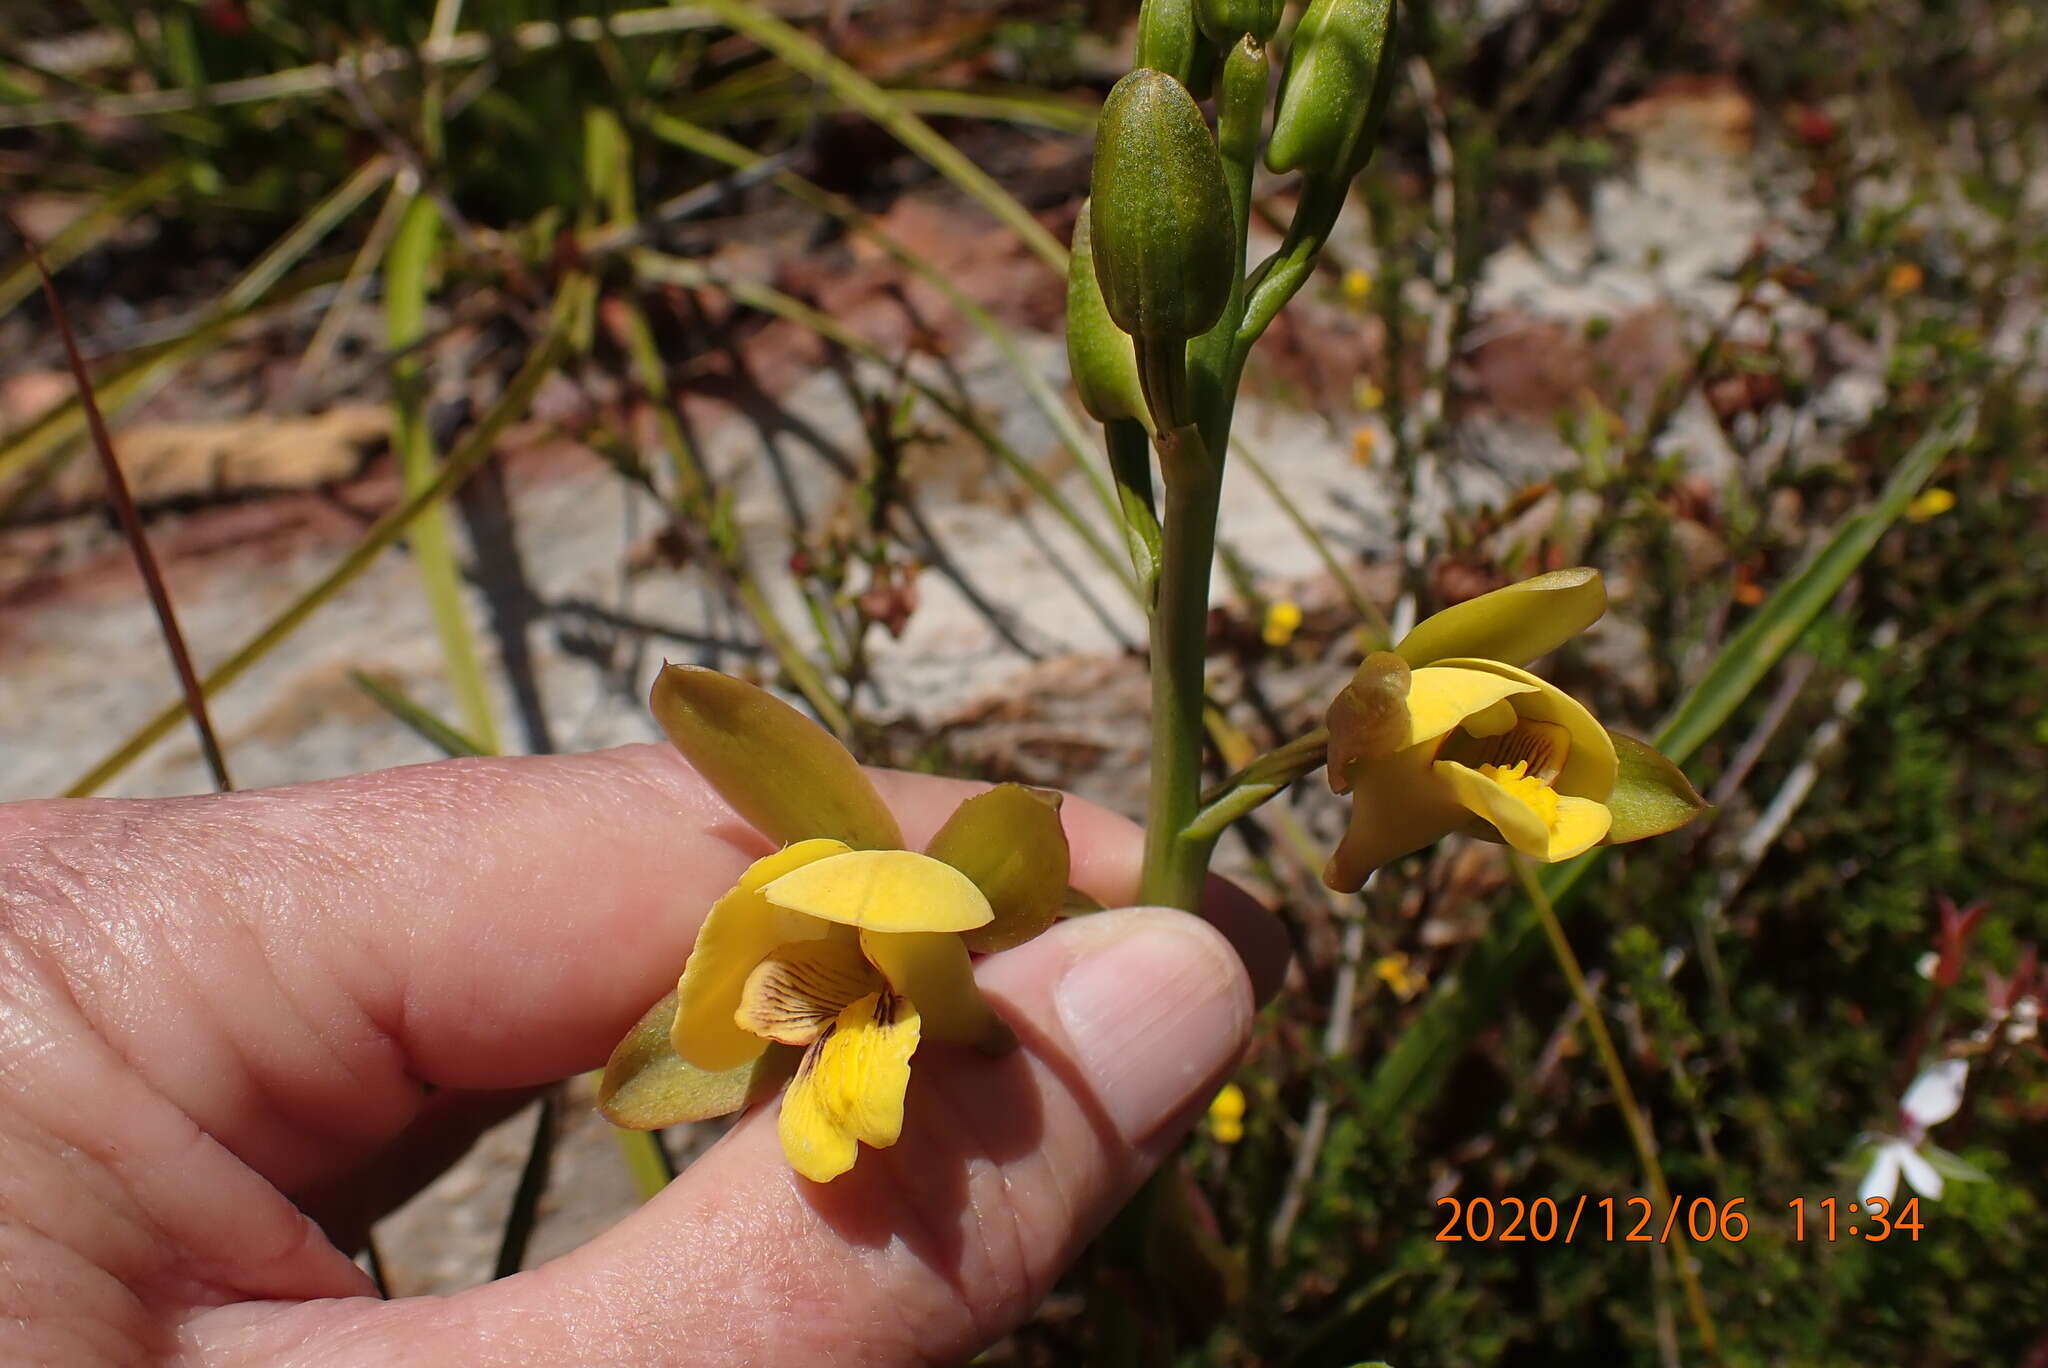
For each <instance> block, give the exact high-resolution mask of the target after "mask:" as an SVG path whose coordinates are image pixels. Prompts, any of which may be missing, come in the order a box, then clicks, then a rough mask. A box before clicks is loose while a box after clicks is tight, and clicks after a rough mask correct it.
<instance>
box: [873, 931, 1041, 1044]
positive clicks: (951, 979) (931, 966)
mask: <svg viewBox="0 0 2048 1368" xmlns="http://www.w3.org/2000/svg"><path fill="white" fill-rule="evenodd" d="M860 948H861V953H862V954H864V955H866V956H867V958H868V961H869V962H870V963H871V964H873V965H874V966H875V968H877V969H879V970H881V971H882V975H883V977H885V978H887V979H888V980H889V986H890V987H891V988H894V989H895V990H896V991H897V992H898V993H899V994H901V995H902V996H904V997H907V998H909V999H910V1000H911V1001H912V1002H913V1003H915V1004H917V1014H918V1016H919V1017H920V1018H922V1019H923V1021H924V1028H923V1029H924V1032H925V1034H926V1035H929V1036H930V1037H931V1038H932V1039H934V1040H945V1041H950V1042H952V1043H953V1044H956V1045H973V1046H976V1047H978V1048H980V1049H983V1050H989V1051H1001V1050H1007V1049H1009V1048H1010V1047H1011V1046H1012V1045H1014V1044H1016V1043H1017V1041H1016V1037H1015V1036H1013V1035H1011V1034H1010V1028H1009V1027H1008V1026H1006V1025H1004V1024H1003V1019H1002V1018H1001V1017H999V1016H997V1015H996V1014H995V1009H994V1008H992V1007H990V1006H989V1005H988V999H986V998H984V997H983V996H982V995H981V989H980V988H979V987H978V986H976V984H975V982H974V966H973V965H972V964H971V963H970V962H969V961H968V958H967V946H966V944H965V943H964V942H963V941H962V940H961V939H960V937H959V936H957V935H954V934H953V933H952V932H950V931H911V932H897V933H894V934H891V933H889V932H886V931H863V932H861V933H860Z"/></svg>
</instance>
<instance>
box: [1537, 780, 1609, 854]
mask: <svg viewBox="0 0 2048 1368" xmlns="http://www.w3.org/2000/svg"><path fill="white" fill-rule="evenodd" d="M1613 824H1614V814H1613V813H1611V812H1609V811H1608V810H1607V805H1606V804H1605V803H1596V802H1594V801H1593V800H1592V799H1591V798H1574V797H1572V796H1571V795H1570V794H1568V793H1567V794H1559V795H1558V799H1557V825H1556V826H1554V827H1552V828H1551V831H1550V858H1551V860H1552V861H1557V860H1569V859H1570V858H1571V857H1572V856H1574V855H1580V854H1584V853H1585V852H1586V851H1588V850H1591V849H1592V848H1593V847H1594V846H1596V845H1598V844H1600V842H1601V841H1603V840H1605V839H1606V837H1607V830H1608V828H1609V827H1610V826H1612V825H1613Z"/></svg>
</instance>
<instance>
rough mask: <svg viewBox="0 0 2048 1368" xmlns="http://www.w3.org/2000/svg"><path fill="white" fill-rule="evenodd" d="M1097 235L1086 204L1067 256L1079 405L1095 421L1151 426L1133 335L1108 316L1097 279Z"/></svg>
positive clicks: (1072, 366)
mask: <svg viewBox="0 0 2048 1368" xmlns="http://www.w3.org/2000/svg"><path fill="white" fill-rule="evenodd" d="M1093 237H1094V234H1093V233H1092V232H1091V231H1090V230H1089V214H1088V206H1087V205H1086V204H1085V203H1084V204H1083V205H1082V206H1081V217H1080V219H1079V220H1078V221H1077V222H1076V223H1075V224H1074V244H1073V249H1072V251H1071V252H1070V253H1069V255H1068V257H1067V368H1068V369H1069V370H1070V371H1072V372H1073V375H1074V388H1075V389H1076V390H1078V391H1079V392H1080V395H1081V407H1082V408H1085V409H1087V410H1088V416H1089V417H1091V418H1093V419H1094V420H1095V421H1096V422H1098V423H1107V422H1111V421H1113V420H1115V419H1118V418H1135V419H1137V420H1138V421H1139V422H1141V423H1146V424H1149V423H1150V422H1151V421H1152V417H1151V410H1150V409H1148V408H1146V406H1145V392H1144V390H1143V388H1142V387H1141V386H1140V385H1139V384H1138V356H1137V351H1136V349H1135V348H1133V347H1132V346H1131V335H1130V334H1129V333H1127V332H1125V331H1124V330H1123V329H1122V328H1119V327H1118V326H1117V325H1116V320H1115V319H1113V318H1111V317H1110V316H1109V307H1108V306H1107V305H1106V304H1104V303H1103V301H1102V285H1101V283H1100V282H1099V281H1097V280H1096V278H1095V251H1094V247H1093V243H1092V239H1093Z"/></svg>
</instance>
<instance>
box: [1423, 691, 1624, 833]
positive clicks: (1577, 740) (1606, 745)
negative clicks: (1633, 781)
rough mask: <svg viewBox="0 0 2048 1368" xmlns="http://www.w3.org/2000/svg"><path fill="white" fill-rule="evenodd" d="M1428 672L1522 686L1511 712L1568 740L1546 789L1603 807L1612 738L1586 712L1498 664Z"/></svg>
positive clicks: (1610, 782) (1614, 769)
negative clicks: (1477, 675)
mask: <svg viewBox="0 0 2048 1368" xmlns="http://www.w3.org/2000/svg"><path fill="white" fill-rule="evenodd" d="M1431 668H1432V669H1438V668H1455V669H1458V670H1461V671H1475V670H1476V671H1479V672H1481V673H1485V674H1493V675H1498V676H1500V677H1501V678H1502V679H1505V680H1512V681H1514V682H1515V683H1518V684H1523V685H1526V686H1528V690H1529V691H1528V692H1526V693H1517V694H1515V695H1514V700H1515V711H1516V712H1517V713H1519V714H1520V715H1521V716H1523V717H1525V718H1529V719H1532V720H1534V721H1537V722H1555V723H1556V724H1557V725H1559V726H1561V727H1563V728H1564V729H1565V730H1566V731H1567V732H1568V733H1570V735H1571V750H1570V753H1569V754H1567V755H1566V756H1565V762H1564V768H1563V769H1562V770H1561V771H1559V773H1558V775H1557V777H1556V778H1555V779H1553V780H1551V785H1550V786H1551V787H1552V788H1554V789H1556V790H1557V791H1558V792H1559V793H1561V794H1568V795H1570V796H1572V797H1574V798H1591V799H1592V800H1593V801H1594V802H1596V803H1604V802H1606V801H1607V798H1608V795H1609V794H1611V793H1613V792H1614V781H1615V776H1616V775H1617V774H1618V773H1619V772H1620V762H1619V761H1618V760H1616V758H1615V754H1614V738H1613V737H1611V736H1609V735H1608V734H1607V729H1606V728H1605V727H1603V726H1601V725H1600V723H1599V721H1598V720H1597V719H1596V718H1595V717H1594V716H1593V714H1592V713H1590V712H1587V711H1586V708H1585V705H1584V704H1582V703H1580V702H1579V701H1578V700H1577V699H1575V698H1573V697H1572V696H1571V695H1570V694H1567V693H1565V692H1564V691H1563V690H1562V689H1560V688H1558V687H1557V686H1556V685H1555V684H1552V683H1549V682H1548V681H1546V680H1542V679H1538V678H1537V677H1536V676H1535V675H1532V674H1530V673H1529V672H1528V671H1527V670H1521V669H1517V668H1516V667H1514V666H1513V665H1507V664H1503V663H1502V662H1501V661H1498V660H1446V661H1444V662H1442V664H1441V665H1439V666H1432V667H1431ZM1416 673H1417V674H1421V673H1422V671H1420V670H1417V671H1416Z"/></svg>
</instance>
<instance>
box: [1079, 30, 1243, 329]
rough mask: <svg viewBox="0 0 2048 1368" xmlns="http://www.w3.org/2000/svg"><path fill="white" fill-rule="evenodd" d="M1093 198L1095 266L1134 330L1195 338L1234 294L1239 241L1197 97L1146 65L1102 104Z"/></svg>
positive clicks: (1123, 323) (1116, 310) (1122, 322)
mask: <svg viewBox="0 0 2048 1368" xmlns="http://www.w3.org/2000/svg"><path fill="white" fill-rule="evenodd" d="M1090 189H1091V192H1092V194H1093V199H1092V201H1091V203H1090V205H1089V214H1090V216H1091V220H1092V223H1091V226H1092V228H1093V232H1094V240H1093V244H1092V246H1093V252H1094V257H1095V274H1096V278H1097V280H1099V281H1100V282H1101V285H1102V298H1103V302H1104V303H1105V304H1106V305H1107V306H1108V308H1109V316H1110V317H1111V318H1113V319H1115V320H1116V325H1117V326H1118V327H1120V328H1122V329H1123V330H1124V331H1125V332H1127V333H1130V334H1131V335H1132V336H1134V337H1144V338H1153V339H1174V338H1190V337H1199V336H1200V335H1201V334H1203V333H1205V332H1207V331H1208V330H1209V329H1210V328H1211V327H1213V326H1215V323H1216V320H1217V319H1218V318H1220V317H1221V316H1222V314H1223V308H1224V305H1225V304H1227V303H1228V302H1229V299H1230V287H1231V276H1232V273H1233V268H1234V266H1235V264H1236V260H1237V249H1236V246H1235V243H1234V234H1233V230H1232V224H1231V214H1230V192H1229V189H1228V188H1227V187H1226V185H1225V184H1224V179H1223V158H1222V156H1221V154H1219V153H1218V152H1217V150H1216V140H1215V139H1214V138H1213V137H1211V136H1210V134H1209V125H1208V123H1207V122H1206V121H1204V120H1203V118H1202V111H1201V109H1200V107H1199V106H1197V105H1196V104H1195V101H1194V97H1193V96H1191V95H1189V94H1188V92H1187V90H1186V88H1185V87H1183V86H1182V85H1181V83H1180V82H1178V81H1176V80H1174V79H1173V77H1171V76H1168V75H1166V74H1165V73H1163V72H1159V71H1153V70H1151V69H1149V68H1141V69H1140V70H1137V71H1133V72H1131V73H1130V74H1129V75H1128V76H1126V77H1124V78H1123V79H1122V80H1121V81H1118V82H1117V83H1116V88H1115V89H1114V90H1112V91H1110V92H1109V99H1108V100H1107V101H1106V102H1104V104H1103V106H1102V122H1101V124H1100V129H1099V132H1098V134H1097V139H1096V145H1095V172H1094V178H1093V183H1092V185H1091V187H1090Z"/></svg>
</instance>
